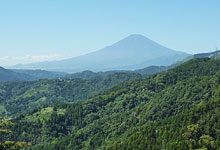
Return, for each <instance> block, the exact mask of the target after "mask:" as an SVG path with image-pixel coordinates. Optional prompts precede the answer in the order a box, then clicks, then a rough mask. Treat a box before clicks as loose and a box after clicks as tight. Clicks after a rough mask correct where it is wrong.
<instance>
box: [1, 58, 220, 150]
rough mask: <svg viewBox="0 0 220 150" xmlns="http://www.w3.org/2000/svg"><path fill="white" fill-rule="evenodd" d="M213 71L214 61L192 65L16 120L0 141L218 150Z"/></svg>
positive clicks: (217, 88)
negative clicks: (8, 132)
mask: <svg viewBox="0 0 220 150" xmlns="http://www.w3.org/2000/svg"><path fill="white" fill-rule="evenodd" d="M219 69H220V60H214V59H209V58H202V59H193V60H191V61H189V62H187V63H185V64H183V65H181V66H178V67H176V68H174V69H170V70H168V71H166V72H162V73H159V74H156V75H154V76H152V77H148V78H145V79H136V80H133V81H129V82H127V83H122V84H120V85H117V86H115V87H113V88H111V89H108V90H105V91H103V92H101V93H99V94H97V95H95V96H93V97H91V98H89V99H88V100H87V101H81V102H76V103H74V104H66V105H56V106H53V107H50V106H49V107H45V108H42V109H38V110H35V111H33V112H31V113H28V114H25V115H22V116H20V117H18V118H17V119H15V120H14V122H15V123H16V124H15V126H14V127H13V128H12V130H13V132H12V133H11V134H10V135H8V136H6V135H5V136H3V137H2V138H3V139H7V138H9V139H12V140H13V139H14V140H15V139H16V140H21V141H29V142H31V143H32V144H33V145H34V146H33V147H32V148H31V149H34V150H37V149H45V150H46V149H55V150H56V149H57V150H58V149H67V150H68V149H81V150H86V149H91V150H92V149H94V150H95V149H103V150H104V149H112V150H113V149H149V150H150V149H162V148H165V149H183V150H187V149H199V148H200V149H201V148H203V149H218V148H220V143H219V134H218V132H219V131H220V126H219V111H218V110H219V99H220V95H219V93H220V72H219ZM209 119H210V120H209Z"/></svg>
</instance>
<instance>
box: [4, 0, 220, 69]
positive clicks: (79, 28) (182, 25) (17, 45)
mask: <svg viewBox="0 0 220 150" xmlns="http://www.w3.org/2000/svg"><path fill="white" fill-rule="evenodd" d="M219 5H220V2H219V1H218V0H213V1H211V2H210V1H202V2H201V1H200V0H195V1H190V0H186V1H184V2H180V1H174V0H167V1H162V0H158V1H151V0H147V1H145V0H140V1H138V2H135V1H131V0H126V1H125V0H122V1H116V0H113V1H109V2H103V1H100V0H95V1H92V2H91V1H83V2H82V1H70V0H66V1H58V0H54V1H49V0H39V1H35V2H33V1H28V0H20V1H16V0H11V1H1V2H0V17H1V24H0V32H1V36H0V41H1V43H0V49H1V54H0V66H11V65H15V64H21V63H22V64H26V63H32V62H41V61H52V60H61V59H65V58H70V57H76V56H80V55H83V54H87V53H90V52H94V51H97V50H99V49H101V48H103V47H106V46H109V45H111V44H114V43H115V42H117V41H119V40H121V39H123V38H125V37H127V36H129V35H131V34H141V35H144V36H146V37H147V38H149V39H151V40H153V41H155V42H157V43H159V44H161V45H163V46H165V47H168V48H170V49H173V50H177V51H182V52H186V53H190V54H195V53H203V52H210V51H214V50H215V47H216V46H220V41H219V37H218V36H219V35H220V30H219V27H218V25H219V24H220V20H219V14H220V10H219V8H218V6H219Z"/></svg>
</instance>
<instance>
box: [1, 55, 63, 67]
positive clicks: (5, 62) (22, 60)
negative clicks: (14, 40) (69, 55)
mask: <svg viewBox="0 0 220 150" xmlns="http://www.w3.org/2000/svg"><path fill="white" fill-rule="evenodd" d="M64 58H65V56H62V55H60V54H48V55H24V56H3V57H0V66H12V65H16V64H28V63H34V62H42V61H53V60H60V59H64Z"/></svg>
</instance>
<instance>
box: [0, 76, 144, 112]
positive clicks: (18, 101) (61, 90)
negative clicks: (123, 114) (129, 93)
mask: <svg viewBox="0 0 220 150" xmlns="http://www.w3.org/2000/svg"><path fill="white" fill-rule="evenodd" d="M141 77H142V76H141V75H139V74H134V73H115V74H111V75H108V76H105V77H95V78H92V79H88V80H84V79H79V78H76V79H53V80H49V79H42V80H38V81H24V82H6V83H1V84H0V114H1V115H7V116H10V115H15V114H19V113H22V112H28V111H30V110H33V109H34V108H38V107H41V106H43V105H45V104H48V105H52V104H56V103H71V102H74V101H76V100H84V99H87V98H88V97H89V96H92V95H94V94H96V93H98V92H99V91H101V90H104V89H107V88H110V87H112V86H113V85H117V84H119V83H121V82H124V81H128V80H131V79H134V78H141Z"/></svg>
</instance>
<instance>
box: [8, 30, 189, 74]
mask: <svg viewBox="0 0 220 150" xmlns="http://www.w3.org/2000/svg"><path fill="white" fill-rule="evenodd" d="M187 56H190V54H187V53H184V52H180V51H175V50H172V49H169V48H166V47H164V46H162V45H160V44H158V43H156V42H154V41H152V40H150V39H148V38H146V37H145V36H143V35H139V34H134V35H130V36H128V37H126V38H124V39H122V40H120V41H119V42H117V43H115V44H113V45H111V46H107V47H105V48H102V49H100V50H98V51H95V52H92V53H89V54H86V55H82V56H78V57H73V58H70V59H65V60H60V61H51V62H40V63H32V64H19V65H16V66H13V67H10V68H13V69H42V70H49V71H62V72H80V71H84V70H91V71H94V72H98V71H110V70H134V69H140V68H144V67H148V66H152V65H156V66H167V65H171V64H173V63H174V62H176V61H179V60H182V59H184V58H186V57H187Z"/></svg>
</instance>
